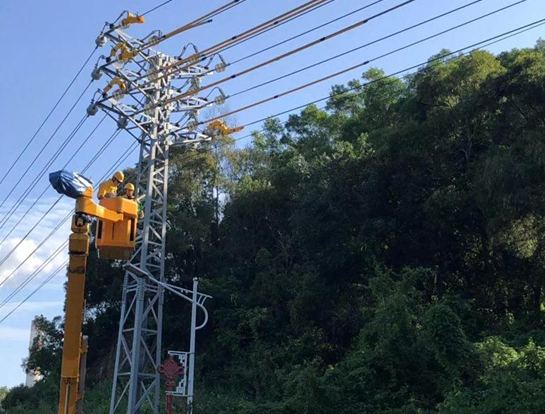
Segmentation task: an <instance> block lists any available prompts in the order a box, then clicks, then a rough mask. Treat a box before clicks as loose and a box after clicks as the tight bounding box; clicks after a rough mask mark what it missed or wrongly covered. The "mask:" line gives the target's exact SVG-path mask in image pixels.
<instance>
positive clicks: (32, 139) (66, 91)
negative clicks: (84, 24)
mask: <svg viewBox="0 0 545 414" xmlns="http://www.w3.org/2000/svg"><path fill="white" fill-rule="evenodd" d="M96 50H97V47H95V48H94V49H93V51H92V52H91V54H90V55H89V57H88V58H87V59H86V60H85V62H84V63H83V65H81V68H80V69H79V70H78V72H77V73H76V75H75V76H74V78H73V79H72V81H71V82H70V83H69V84H68V86H67V87H66V89H65V90H64V92H63V93H62V95H61V96H60V98H59V99H58V100H57V102H56V103H55V105H54V106H53V108H52V109H51V111H49V113H48V114H47V116H46V117H45V119H44V120H43V122H42V123H41V124H40V126H39V127H38V129H37V130H36V132H35V133H34V135H32V138H30V141H28V142H27V144H26V145H25V147H24V148H23V150H22V151H21V153H20V154H19V155H18V156H17V158H16V159H15V161H13V164H11V166H10V167H9V168H8V171H7V172H6V173H5V174H4V176H3V177H2V179H1V180H0V185H1V184H2V183H3V182H4V180H5V179H6V178H7V176H8V175H9V173H10V172H11V170H13V168H14V167H15V165H16V164H17V163H18V162H19V160H20V159H21V157H22V156H23V154H24V153H25V152H26V150H27V149H28V148H29V147H30V145H31V144H32V142H34V139H35V138H36V136H37V135H38V133H39V132H40V131H41V130H42V128H43V126H44V125H45V124H46V122H47V121H48V120H49V118H50V117H51V115H53V112H55V109H57V107H58V106H59V104H60V103H61V101H62V100H63V99H64V97H65V96H66V94H67V93H68V91H69V90H70V88H71V87H72V85H73V84H74V82H75V81H76V79H77V78H78V77H79V75H80V74H81V72H82V71H83V69H84V68H85V66H87V64H88V63H89V61H90V60H91V58H92V57H93V55H94V54H95V52H96Z"/></svg>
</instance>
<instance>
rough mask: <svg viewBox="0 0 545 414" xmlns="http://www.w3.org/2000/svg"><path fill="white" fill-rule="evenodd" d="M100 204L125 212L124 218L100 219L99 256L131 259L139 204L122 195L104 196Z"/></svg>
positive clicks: (98, 235) (113, 258) (98, 227)
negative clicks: (114, 196)
mask: <svg viewBox="0 0 545 414" xmlns="http://www.w3.org/2000/svg"><path fill="white" fill-rule="evenodd" d="M99 204H100V205H101V206H102V207H104V208H106V209H108V210H111V211H115V212H117V213H120V214H123V220H121V221H109V220H101V219H99V220H98V224H97V230H96V235H95V246H96V248H97V250H98V256H99V257H100V258H101V259H108V260H129V259H130V258H131V256H132V254H133V252H134V249H135V246H136V226H137V224H138V204H136V202H134V201H132V200H129V199H126V198H122V197H116V198H103V199H102V200H100V203H99Z"/></svg>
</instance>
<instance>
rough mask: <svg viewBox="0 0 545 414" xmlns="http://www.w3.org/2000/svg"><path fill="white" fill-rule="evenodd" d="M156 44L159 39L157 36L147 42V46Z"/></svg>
mask: <svg viewBox="0 0 545 414" xmlns="http://www.w3.org/2000/svg"><path fill="white" fill-rule="evenodd" d="M157 43H159V37H158V36H153V37H152V38H151V39H150V40H149V45H150V46H155V45H156V44H157Z"/></svg>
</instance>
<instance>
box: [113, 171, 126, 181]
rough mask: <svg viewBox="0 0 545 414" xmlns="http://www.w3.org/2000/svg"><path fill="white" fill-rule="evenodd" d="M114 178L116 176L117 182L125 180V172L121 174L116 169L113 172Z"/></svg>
mask: <svg viewBox="0 0 545 414" xmlns="http://www.w3.org/2000/svg"><path fill="white" fill-rule="evenodd" d="M114 178H117V179H118V180H119V182H120V183H122V182H123V181H125V174H123V173H122V172H121V171H117V172H116V173H115V174H114Z"/></svg>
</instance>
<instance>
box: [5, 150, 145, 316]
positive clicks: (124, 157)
mask: <svg viewBox="0 0 545 414" xmlns="http://www.w3.org/2000/svg"><path fill="white" fill-rule="evenodd" d="M131 147H132V148H131ZM131 147H129V148H128V149H127V150H126V151H125V152H124V153H123V154H122V155H121V156H120V157H119V158H118V159H117V161H116V163H115V165H114V167H113V169H117V168H119V167H120V166H121V165H122V164H123V163H124V162H125V161H126V160H127V158H128V157H129V156H130V155H131V154H132V153H133V152H134V150H135V149H136V147H137V143H133V145H131ZM108 176H109V171H108V172H107V173H106V174H105V175H104V176H103V179H104V178H105V177H108ZM67 245H68V242H64V243H63V244H62V245H61V246H59V248H58V249H61V250H62V249H63V248H64V247H65V246H67ZM58 249H57V250H58ZM54 254H55V253H54ZM56 255H58V254H55V257H56ZM52 257H53V254H52V255H50V256H49V258H48V259H47V260H49V259H51V258H52ZM51 261H52V260H51ZM51 261H50V262H51ZM50 262H49V263H50ZM67 264H68V260H67V261H66V262H64V264H63V265H61V266H60V267H59V269H58V270H56V271H55V272H53V273H52V275H51V276H49V277H48V278H47V279H46V280H45V281H44V282H42V284H41V285H39V286H38V287H37V288H36V289H35V290H34V291H33V292H32V293H31V294H30V295H28V296H27V297H26V298H25V299H23V300H22V301H21V302H20V303H19V304H18V305H17V306H16V307H15V308H14V309H13V310H12V311H11V312H9V313H8V314H7V315H6V316H5V317H4V318H3V319H1V320H0V323H2V322H3V321H4V320H5V319H7V318H8V317H9V316H10V315H11V314H13V312H15V310H17V309H18V308H19V307H21V305H22V304H23V303H25V302H26V301H27V300H28V299H30V298H31V297H32V296H34V295H35V294H36V293H37V292H38V291H39V290H40V289H42V288H43V287H44V286H45V285H46V284H47V283H49V282H50V281H51V280H52V279H53V277H55V276H56V275H57V274H58V273H59V272H60V271H61V270H62V269H63V268H66V266H67ZM44 267H45V266H44ZM42 270H43V269H42ZM39 273H40V272H36V273H35V274H34V273H33V274H32V278H31V279H30V280H28V279H29V278H27V280H25V281H23V283H22V284H21V285H20V286H19V287H21V286H22V285H23V284H24V286H22V288H21V289H19V290H17V293H19V292H20V291H21V290H22V289H24V287H26V286H27V285H28V283H30V281H32V279H34V278H35V277H36V276H37V275H38V274H39ZM10 277H11V275H10ZM8 279H9V278H7V279H4V281H3V282H2V283H4V282H5V281H6V280H8ZM0 285H1V284H0ZM10 296H11V294H10ZM13 297H14V296H11V297H10V298H9V299H5V300H4V301H2V304H1V305H0V308H2V307H3V306H5V305H7V304H9V300H11V299H12V298H13ZM4 302H5V303H4Z"/></svg>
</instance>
